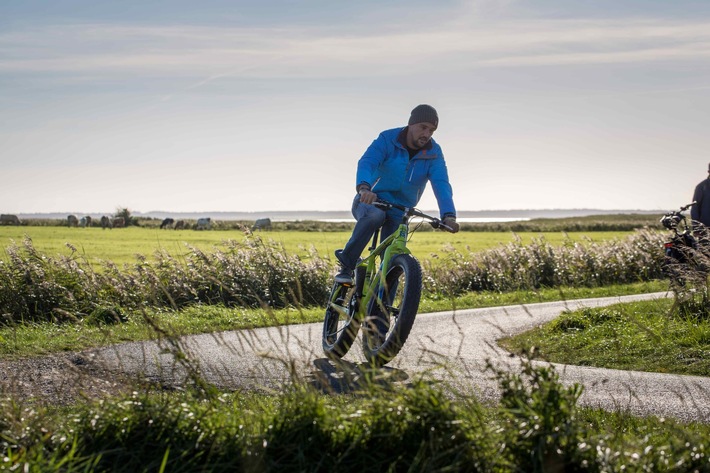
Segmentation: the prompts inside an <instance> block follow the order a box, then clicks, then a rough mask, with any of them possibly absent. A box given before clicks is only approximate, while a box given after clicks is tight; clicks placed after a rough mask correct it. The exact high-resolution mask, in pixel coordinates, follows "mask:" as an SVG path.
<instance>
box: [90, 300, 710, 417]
mask: <svg viewBox="0 0 710 473" xmlns="http://www.w3.org/2000/svg"><path fill="white" fill-rule="evenodd" d="M665 296H666V294H665V293H656V294H644V295H637V296H623V297H610V298H601V299H585V300H574V301H566V302H552V303H541V304H527V305H518V306H507V307H495V308H487V309H472V310H460V311H456V312H454V313H452V312H441V313H434V314H423V315H420V316H419V317H418V318H417V321H416V322H415V324H414V329H413V330H412V333H411V335H410V337H409V340H408V341H407V343H406V345H405V347H404V349H403V350H402V351H401V352H400V354H399V355H398V356H397V357H396V358H395V359H394V360H393V361H392V362H391V363H390V364H389V365H388V366H387V367H386V368H384V369H383V370H381V371H379V374H380V375H382V376H385V377H389V378H390V379H394V380H400V381H403V382H406V381H407V380H410V379H412V378H413V377H415V376H419V375H426V376H431V377H434V378H436V379H440V380H444V381H446V382H447V383H450V384H449V385H450V386H451V387H452V388H455V389H464V390H466V392H471V391H473V392H477V393H478V394H479V395H481V396H483V397H486V398H495V396H497V386H496V382H495V381H494V380H491V379H490V377H491V373H490V372H487V371H486V370H485V366H486V361H487V360H490V361H492V362H493V363H494V364H496V365H497V366H510V367H511V368H516V367H519V365H520V360H518V359H517V358H514V357H511V356H510V354H509V353H507V352H505V351H504V350H502V349H500V348H499V347H498V345H497V343H496V340H497V339H499V338H501V337H502V336H505V335H509V334H515V333H520V332H523V331H526V330H529V329H530V328H532V327H535V326H537V325H540V324H543V323H545V322H548V321H550V320H552V319H554V318H555V317H557V316H558V315H559V314H560V313H561V312H562V311H564V310H566V309H570V310H574V309H577V308H580V307H598V306H604V305H609V304H613V303H617V302H628V301H637V300H643V299H653V298H660V297H665ZM320 336H321V324H304V325H291V326H285V327H274V328H264V329H256V330H249V331H235V332H222V333H218V334H203V335H196V336H189V337H185V338H183V339H181V341H180V345H181V348H182V349H183V350H185V351H186V352H187V353H188V354H189V355H190V358H191V359H194V360H196V363H197V364H198V365H199V370H200V372H201V373H202V374H203V376H204V377H205V378H207V379H208V380H209V381H210V382H212V383H215V384H216V385H218V386H221V387H224V388H232V389H239V388H266V389H279V388H281V387H282V386H283V385H284V384H286V383H288V382H290V380H292V379H294V378H299V379H303V380H306V381H307V382H310V383H313V384H315V385H318V386H319V387H321V388H322V389H328V390H333V391H339V392H342V391H347V390H349V389H353V388H354V387H356V386H357V383H358V380H359V379H361V377H362V375H363V371H364V370H365V369H366V368H365V365H364V364H363V363H362V362H363V360H364V358H363V356H362V353H361V352H360V351H359V347H358V345H359V340H358V341H357V342H356V344H355V345H354V347H353V349H352V350H351V352H350V353H348V355H347V356H346V357H345V359H344V360H343V362H342V363H338V364H337V365H336V364H334V363H333V362H331V361H329V360H327V359H325V358H324V356H323V352H322V349H321V341H320ZM93 354H94V359H95V360H96V361H97V362H100V363H101V364H102V365H104V366H106V367H109V368H110V369H113V370H117V371H122V372H128V373H133V374H141V375H143V376H147V377H148V378H149V379H153V380H156V381H159V382H161V383H165V384H168V385H170V384H181V383H183V382H184V380H185V373H186V372H187V371H186V369H185V367H184V366H183V365H180V364H177V363H175V361H174V360H175V358H174V357H173V356H172V354H171V349H170V347H166V346H162V347H161V346H158V344H156V343H155V342H149V343H127V344H122V345H118V346H114V347H110V348H105V349H101V350H95V351H94V352H93ZM556 368H557V371H558V372H559V373H560V377H561V379H562V381H563V382H564V383H575V382H576V383H580V384H582V385H584V387H585V390H584V394H583V396H582V398H581V400H580V402H581V403H582V404H584V405H588V406H595V407H602V408H606V409H621V410H628V411H630V412H632V413H634V414H638V415H649V414H653V415H659V416H672V417H675V418H678V419H681V420H701V421H704V422H710V378H703V377H694V376H678V375H667V374H658V373H641V372H628V371H619V370H609V369H600V368H590V367H577V366H569V365H559V366H557V367H556Z"/></svg>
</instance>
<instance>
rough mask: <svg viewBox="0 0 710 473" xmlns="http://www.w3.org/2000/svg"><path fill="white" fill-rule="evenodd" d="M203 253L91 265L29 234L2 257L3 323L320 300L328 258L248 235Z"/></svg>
mask: <svg viewBox="0 0 710 473" xmlns="http://www.w3.org/2000/svg"><path fill="white" fill-rule="evenodd" d="M224 246H225V248H226V249H224V250H223V249H216V250H215V251H214V252H212V253H205V252H203V251H201V250H199V249H196V248H189V249H188V253H187V254H186V255H185V256H184V257H183V259H182V260H179V259H176V258H173V257H172V256H170V255H168V254H167V253H161V252H158V253H156V255H155V256H156V262H155V263H152V262H148V261H147V260H146V258H145V257H139V261H138V263H136V264H135V265H133V266H126V267H124V268H123V269H121V268H118V267H117V266H116V265H115V264H113V263H112V262H110V261H108V262H105V263H103V268H100V269H99V270H97V271H94V268H93V267H92V266H91V265H90V264H89V263H88V262H87V261H86V260H84V259H82V258H80V257H77V256H74V255H75V250H74V249H72V250H73V251H74V252H73V253H72V256H71V257H62V258H59V259H54V258H50V257H47V256H45V255H42V254H40V253H39V252H38V251H37V250H36V249H35V248H34V246H33V245H32V240H31V239H29V238H27V239H25V240H24V242H23V247H22V248H19V247H17V246H11V247H9V248H8V249H7V250H6V251H7V254H8V256H9V258H8V261H0V316H2V318H1V319H0V325H12V324H15V323H32V322H66V321H78V320H79V319H84V318H86V319H87V321H88V322H90V323H99V324H103V323H120V322H124V321H125V320H126V318H125V316H123V315H122V314H121V308H122V309H141V308H146V307H172V308H181V307H185V306H187V305H190V304H221V305H225V306H248V307H271V308H281V307H286V306H314V305H319V304H321V303H322V302H323V301H324V300H325V298H326V296H327V290H328V284H329V274H330V270H331V263H330V262H329V261H328V260H325V259H322V258H320V257H319V256H318V255H317V254H316V253H312V254H311V255H310V256H309V257H307V258H301V257H299V256H295V255H288V254H286V252H285V251H284V249H283V247H281V246H280V245H278V244H276V243H273V242H264V241H262V240H261V239H260V238H258V237H254V236H252V237H249V238H247V239H246V242H245V243H244V244H238V243H236V242H234V241H227V242H225V243H224Z"/></svg>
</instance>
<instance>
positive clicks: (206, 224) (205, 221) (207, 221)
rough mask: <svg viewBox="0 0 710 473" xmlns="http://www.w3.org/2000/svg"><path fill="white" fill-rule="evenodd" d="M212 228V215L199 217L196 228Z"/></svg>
mask: <svg viewBox="0 0 710 473" xmlns="http://www.w3.org/2000/svg"><path fill="white" fill-rule="evenodd" d="M210 228H212V219H211V218H210V217H202V218H198V219H197V226H196V227H195V229H196V230H209V229H210Z"/></svg>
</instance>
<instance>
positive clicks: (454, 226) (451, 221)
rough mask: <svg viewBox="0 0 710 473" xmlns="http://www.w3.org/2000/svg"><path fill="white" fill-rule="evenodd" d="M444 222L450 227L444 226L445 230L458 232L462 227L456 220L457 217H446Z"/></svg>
mask: <svg viewBox="0 0 710 473" xmlns="http://www.w3.org/2000/svg"><path fill="white" fill-rule="evenodd" d="M442 223H443V224H444V225H446V226H447V227H448V228H444V230H446V231H447V232H449V233H456V232H458V231H459V229H460V228H461V227H460V225H459V224H458V223H457V222H456V217H445V218H444V221H443V222H442ZM449 229H450V230H449Z"/></svg>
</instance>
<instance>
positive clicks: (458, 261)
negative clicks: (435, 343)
mask: <svg viewBox="0 0 710 473" xmlns="http://www.w3.org/2000/svg"><path fill="white" fill-rule="evenodd" d="M662 245H663V236H662V235H661V234H659V233H657V232H652V231H649V230H642V231H639V232H637V233H635V234H634V235H632V236H630V237H628V238H627V239H625V240H612V241H609V242H604V243H595V242H591V241H589V242H587V243H586V244H581V243H576V242H573V241H571V240H570V241H568V242H567V243H566V244H564V245H562V246H557V247H556V246H552V245H550V243H548V242H547V241H546V240H545V238H544V237H540V238H536V239H533V241H532V242H531V244H529V245H523V243H522V241H521V240H520V239H519V238H518V239H517V240H516V241H514V242H513V243H509V244H507V245H504V246H501V247H499V248H495V249H492V250H487V251H484V252H479V253H468V254H463V253H461V252H458V251H455V250H452V251H451V252H450V253H449V254H447V256H446V258H440V261H442V262H441V263H440V264H437V265H436V266H434V265H432V264H431V263H428V262H427V263H425V271H426V277H425V278H424V280H425V288H426V290H427V291H432V290H439V291H441V292H443V293H444V294H446V295H451V296H455V295H460V294H463V293H466V292H469V291H495V292H506V291H516V290H535V289H540V288H543V287H546V288H550V287H561V286H576V287H597V286H604V285H610V284H626V283H634V282H639V281H648V280H651V279H659V278H662V277H663V274H662V271H661V263H662V258H663V253H662V251H661V248H662Z"/></svg>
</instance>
